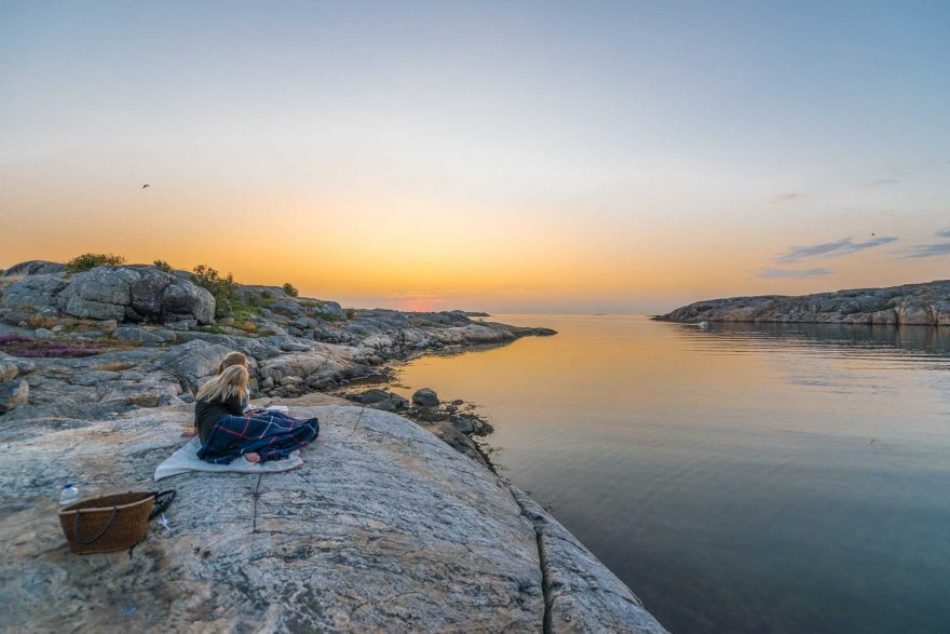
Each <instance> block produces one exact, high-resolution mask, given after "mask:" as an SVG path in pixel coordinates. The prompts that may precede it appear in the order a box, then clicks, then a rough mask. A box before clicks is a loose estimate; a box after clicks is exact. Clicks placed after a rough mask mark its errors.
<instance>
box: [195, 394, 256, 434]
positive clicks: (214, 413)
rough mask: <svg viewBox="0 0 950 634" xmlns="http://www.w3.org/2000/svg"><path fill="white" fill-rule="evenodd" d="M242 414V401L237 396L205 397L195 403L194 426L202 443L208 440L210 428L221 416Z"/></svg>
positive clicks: (212, 427)
mask: <svg viewBox="0 0 950 634" xmlns="http://www.w3.org/2000/svg"><path fill="white" fill-rule="evenodd" d="M228 414H230V415H232V416H242V415H243V414H244V402H243V400H242V399H241V398H240V397H239V396H235V395H231V396H229V397H228V398H226V399H225V400H223V401H222V400H217V399H207V400H199V401H197V402H196V403H195V427H197V428H198V435H199V436H200V437H201V442H202V444H204V443H207V442H208V438H209V437H210V435H211V430H212V429H214V425H215V423H217V422H218V420H219V419H220V418H221V417H222V416H226V415H228Z"/></svg>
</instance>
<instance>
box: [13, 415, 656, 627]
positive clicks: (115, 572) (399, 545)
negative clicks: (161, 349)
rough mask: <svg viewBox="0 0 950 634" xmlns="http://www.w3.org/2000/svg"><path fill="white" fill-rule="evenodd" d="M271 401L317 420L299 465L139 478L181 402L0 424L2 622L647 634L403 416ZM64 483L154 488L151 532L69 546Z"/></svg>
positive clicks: (606, 581) (584, 558)
mask: <svg viewBox="0 0 950 634" xmlns="http://www.w3.org/2000/svg"><path fill="white" fill-rule="evenodd" d="M291 413H292V414H294V415H297V416H302V417H304V416H305V417H310V416H317V417H318V418H319V419H320V421H321V437H320V439H319V440H318V441H317V442H316V443H314V444H313V445H311V446H309V447H307V448H305V449H304V450H303V452H302V455H303V458H304V465H303V466H302V467H301V468H298V469H296V470H294V471H290V472H286V473H279V474H270V475H266V476H256V475H238V474H207V473H193V474H186V475H181V476H176V477H175V478H173V479H170V480H168V481H165V482H163V483H161V484H160V485H159V486H158V487H156V485H154V484H153V483H152V482H151V475H152V472H153V470H154V468H155V467H156V466H157V465H158V463H159V462H160V461H161V460H163V459H164V458H165V457H167V456H168V455H170V454H171V452H172V451H174V450H175V449H176V448H177V447H178V446H180V445H181V443H182V442H183V441H182V440H181V439H180V438H179V437H178V435H179V432H180V431H181V430H182V429H183V428H184V427H186V426H188V425H190V417H189V411H188V409H186V408H179V409H176V408H164V409H159V410H152V411H150V412H149V413H147V414H138V415H136V416H134V417H131V418H125V419H119V420H113V421H105V422H104V421H82V420H62V419H60V420H51V419H40V420H36V421H31V422H30V424H29V425H20V426H14V425H13V424H11V423H0V442H3V443H4V444H5V445H9V446H11V447H12V449H11V450H10V451H9V452H8V455H7V459H6V460H5V461H4V469H3V470H0V508H2V509H3V510H4V512H3V513H2V514H0V536H2V539H0V602H2V605H4V627H7V628H10V629H12V630H14V631H18V630H30V631H52V630H55V631H90V632H96V631H111V630H115V629H124V630H126V631H147V630H162V631H182V630H189V631H267V632H273V631H276V632H301V631H329V632H336V631H387V632H410V631H444V632H489V631H491V632H496V631H511V632H539V631H542V630H543V629H544V628H545V623H552V624H560V623H562V622H564V623H567V626H566V627H565V630H564V631H619V632H662V631H663V630H662V628H660V626H659V625H658V624H656V622H655V621H653V620H652V619H650V618H649V615H647V614H646V613H645V612H643V611H642V608H639V605H638V604H637V602H636V599H635V598H634V597H633V595H632V594H630V593H629V590H627V589H626V588H625V586H623V584H622V583H620V582H619V581H618V580H617V579H616V578H615V577H613V576H612V575H610V574H609V573H608V572H606V570H605V569H603V566H602V565H601V564H600V563H599V562H598V561H597V560H596V559H594V558H593V556H591V555H590V554H589V553H587V552H586V551H585V550H584V549H583V547H582V546H580V545H579V544H576V543H575V542H571V543H567V544H566V545H565V546H564V547H563V549H561V550H558V548H556V546H557V545H556V544H554V543H552V544H550V545H549V547H548V549H547V551H546V554H545V555H542V554H541V551H539V549H538V529H537V526H538V522H539V521H540V520H539V519H538V518H539V516H542V517H543V512H540V511H537V510H535V509H530V510H529V511H528V512H527V513H526V512H525V510H524V506H525V501H524V500H516V498H515V496H514V495H513V493H512V491H511V490H510V489H509V487H508V486H507V485H506V484H505V483H504V482H503V481H502V480H500V479H499V478H497V477H496V476H495V475H493V474H492V473H491V472H489V471H488V470H486V469H484V468H483V467H482V466H480V465H478V464H476V463H475V462H472V461H470V460H468V459H467V458H465V457H464V456H461V455H459V454H458V453H456V452H454V451H452V450H451V449H450V448H449V447H447V446H446V445H444V444H443V443H441V442H439V441H438V440H437V439H435V438H434V437H433V436H431V435H430V434H427V433H426V432H425V431H423V430H422V429H420V428H419V427H417V426H416V425H414V424H412V423H411V422H409V421H407V420H405V419H403V418H400V417H398V416H396V415H393V414H388V413H385V412H380V411H376V410H371V409H365V408H361V407H340V406H326V407H313V408H304V407H300V408H296V407H295V408H294V409H293V410H292V411H291ZM66 480H72V481H74V482H76V483H77V484H78V485H79V488H80V490H81V491H82V492H83V493H84V494H86V495H92V494H101V493H106V492H112V491H124V490H130V489H137V490H153V489H156V488H174V489H176V490H177V492H178V497H177V499H176V501H175V502H174V503H173V504H172V506H171V507H170V509H169V510H168V512H167V514H166V515H167V518H168V523H169V529H168V530H165V529H162V528H161V527H159V526H158V525H157V524H156V523H153V524H152V526H151V529H150V533H149V536H148V537H147V539H146V541H145V542H144V543H143V544H141V545H139V546H138V547H137V548H135V550H134V551H133V552H132V554H131V556H130V555H129V554H128V553H124V552H123V553H114V554H107V555H93V556H87V557H80V556H76V555H71V554H70V553H69V552H68V550H67V548H66V545H65V539H64V537H63V535H62V532H61V530H60V528H59V526H58V522H57V521H56V520H55V514H56V511H57V508H56V504H55V491H56V490H57V488H58V487H59V486H61V485H62V483H63V482H64V481H66ZM546 521H547V520H546ZM541 533H542V535H544V534H545V533H547V536H548V537H551V538H554V539H563V540H565V541H566V540H567V539H568V537H569V534H567V535H566V536H565V535H561V534H559V533H557V534H556V533H555V529H554V528H550V529H547V528H545V529H542V530H541ZM565 533H566V531H565ZM575 541H576V540H575ZM562 553H563V554H564V555H565V556H566V558H565V559H564V560H563V561H561V560H560V557H561V556H562ZM559 571H564V572H563V576H562V577H561V578H560V584H558V585H555V584H553V583H551V580H552V579H554V577H553V575H555V574H562V573H560V572H559ZM545 592H547V593H548V594H547V595H546V594H545ZM578 593H579V594H578ZM633 608H637V609H633ZM552 610H553V611H552ZM561 614H565V615H569V616H570V617H571V618H575V619H581V621H576V620H575V621H573V622H568V621H566V620H565V619H563V618H561V617H560V616H559V615H561ZM585 625H586V630H585V629H584V626H585ZM605 626H609V627H606V629H605ZM551 631H561V630H558V629H553V630H551Z"/></svg>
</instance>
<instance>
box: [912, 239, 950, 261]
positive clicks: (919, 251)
mask: <svg viewBox="0 0 950 634" xmlns="http://www.w3.org/2000/svg"><path fill="white" fill-rule="evenodd" d="M941 255H950V242H940V243H938V244H915V245H913V246H910V247H907V249H905V250H904V255H903V257H905V258H935V257H939V256H941Z"/></svg>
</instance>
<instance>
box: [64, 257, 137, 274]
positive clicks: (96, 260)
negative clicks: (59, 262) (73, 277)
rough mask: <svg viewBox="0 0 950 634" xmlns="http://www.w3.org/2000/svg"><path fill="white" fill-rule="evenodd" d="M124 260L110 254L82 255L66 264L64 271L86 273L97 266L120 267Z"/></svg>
mask: <svg viewBox="0 0 950 634" xmlns="http://www.w3.org/2000/svg"><path fill="white" fill-rule="evenodd" d="M123 264H125V258H124V257H122V256H121V255H112V254H111V253H83V254H82V255H77V256H76V257H74V258H73V259H72V260H70V261H69V262H67V263H66V270H67V271H69V272H71V273H79V272H81V271H88V270H89V269H94V268H96V267H97V266H122V265H123Z"/></svg>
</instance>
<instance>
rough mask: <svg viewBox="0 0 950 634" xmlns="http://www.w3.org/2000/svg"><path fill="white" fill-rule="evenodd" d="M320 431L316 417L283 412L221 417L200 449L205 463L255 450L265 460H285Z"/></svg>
mask: <svg viewBox="0 0 950 634" xmlns="http://www.w3.org/2000/svg"><path fill="white" fill-rule="evenodd" d="M319 433H320V423H319V421H317V419H316V418H311V419H309V420H298V419H296V418H292V417H290V416H287V415H286V414H282V413H280V412H257V413H256V415H254V416H231V415H227V416H222V417H221V418H220V419H218V422H217V423H216V424H215V426H214V428H213V429H212V430H211V436H209V438H208V442H207V443H205V444H204V445H202V447H201V449H199V450H198V457H199V458H201V459H202V460H204V461H206V462H211V463H215V464H225V463H228V462H231V461H232V460H234V459H235V458H237V457H239V456H243V455H244V454H246V453H252V452H256V453H257V454H258V455H260V457H261V461H262V462H267V461H269V460H283V459H284V458H286V457H287V456H289V455H290V454H291V453H292V452H293V451H296V450H297V449H300V448H301V447H304V446H306V445H309V444H310V443H311V442H313V440H314V439H315V438H316V437H317V434H319Z"/></svg>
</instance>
